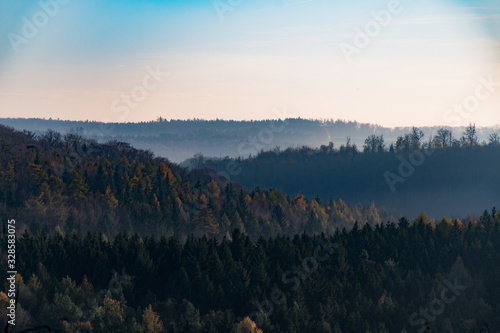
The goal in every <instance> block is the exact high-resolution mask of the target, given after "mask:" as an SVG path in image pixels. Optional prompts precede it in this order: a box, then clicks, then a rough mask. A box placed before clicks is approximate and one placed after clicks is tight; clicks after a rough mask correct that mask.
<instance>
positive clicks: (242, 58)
mask: <svg viewBox="0 0 500 333" xmlns="http://www.w3.org/2000/svg"><path fill="white" fill-rule="evenodd" d="M374 13H378V14H377V15H375V14H374ZM387 13H389V15H390V17H389V16H388V15H387ZM377 20H378V21H377ZM366 29H368V30H367V32H368V35H369V36H367V35H364V36H361V35H360V34H358V32H359V31H361V32H364V31H366ZM360 36H361V37H360ZM365 44H366V45H365ZM153 72H157V74H154V75H153V74H151V73H153ZM167 72H168V75H166V74H165V73H167ZM488 81H490V83H488ZM485 82H486V83H485ZM495 82H497V83H495ZM275 109H279V110H284V109H286V110H287V112H286V113H283V112H281V114H280V113H276V112H275V111H273V110H275ZM284 115H286V116H293V117H298V116H300V117H303V118H333V119H346V120H357V121H359V122H372V123H378V124H381V125H386V126H397V125H448V126H453V125H463V124H467V123H468V122H475V123H476V124H478V125H479V126H487V125H493V124H500V1H498V0H478V1H441V0H432V1H426V0H418V1H415V0H413V1H412V0H401V1H398V0H391V1H377V0H375V1H374V0H370V1H360V0H353V1H336V0H311V1H307V0H304V1H302V0H275V1H274V0H220V1H215V2H214V1H205V0H204V1H188V0H184V1H167V0H164V1H153V0H149V1H148V0H142V1H138V0H137V1H131V0H106V1H104V0H69V1H68V0H64V1H63V0H42V1H41V2H38V1H30V0H20V1H12V0H0V117H40V118H43V117H45V118H49V117H52V118H60V119H77V120H85V119H89V120H90V119H91V120H97V121H134V122H135V121H147V120H153V119H156V118H157V117H159V116H161V117H164V118H167V119H188V118H203V119H215V118H222V119H269V118H277V117H283V116H284Z"/></svg>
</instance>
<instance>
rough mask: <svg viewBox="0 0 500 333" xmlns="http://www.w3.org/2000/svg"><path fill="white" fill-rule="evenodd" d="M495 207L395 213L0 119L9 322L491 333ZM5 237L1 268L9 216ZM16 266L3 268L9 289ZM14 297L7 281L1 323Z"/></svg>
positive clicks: (66, 326) (94, 327)
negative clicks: (459, 214) (12, 314)
mask: <svg viewBox="0 0 500 333" xmlns="http://www.w3.org/2000/svg"><path fill="white" fill-rule="evenodd" d="M471 129H472V127H471ZM374 139H376V140H374ZM380 139H381V138H380V137H370V138H368V139H367V141H366V147H368V148H365V150H366V151H365V152H364V153H363V154H360V153H359V152H358V151H357V148H354V147H352V146H345V147H344V148H341V149H340V150H339V151H334V149H333V146H326V147H327V148H326V149H330V150H329V151H330V153H328V154H327V153H326V152H324V150H325V148H324V147H321V148H320V149H319V150H318V151H315V150H311V152H312V153H310V155H309V156H313V157H314V156H321V154H326V155H336V154H338V155H342V154H347V155H346V156H351V157H350V158H361V156H363V157H364V158H366V159H370V158H374V159H375V158H378V156H385V155H389V154H394V153H393V152H388V151H385V149H378V148H376V149H375V151H370V150H369V149H370V144H371V143H372V142H375V143H374V144H373V145H372V146H373V147H379V146H381V147H384V145H383V142H381V141H380ZM370 140H372V141H370ZM373 140H374V141H373ZM410 145H411V141H410ZM346 147H348V150H349V152H345V151H344V150H345V149H346ZM402 147H404V145H403V146H402ZM400 148H401V147H399V146H398V148H397V149H400ZM420 148H421V149H425V147H420ZM392 149H394V147H393V148H392ZM392 149H391V150H392ZM460 149H465V148H463V147H462V148H460ZM460 149H459V148H457V150H454V148H453V149H452V148H449V149H448V148H446V149H444V151H449V152H457V154H461V150H460ZM488 149H495V147H493V146H491V147H474V149H472V148H470V149H469V151H470V152H476V151H483V150H484V151H485V152H490V153H491V151H490V150H488ZM321 150H323V152H321ZM290 152H291V153H302V151H301V150H297V151H290ZM398 153H399V152H398ZM402 153H403V152H401V154H402ZM267 154H269V156H273V154H274V155H276V158H278V159H279V158H280V157H281V155H280V154H281V152H276V151H275V152H271V153H267ZM262 156H265V154H264V155H261V157H262ZM432 156H437V153H434V154H433V155H432ZM493 159H494V157H493V156H490V159H489V160H490V161H491V160H493ZM203 161H204V160H202V162H203ZM277 161H278V160H277ZM368 161H370V160H368ZM240 162H243V160H241V161H240ZM245 167H246V166H245ZM319 171H320V170H319ZM246 172H247V170H245V173H246ZM283 172H285V170H283ZM299 180H300V179H298V178H297V181H299ZM490 207H492V205H489V204H488V202H485V204H484V208H488V210H483V211H482V214H480V216H479V217H465V218H460V219H458V218H454V217H451V216H450V218H446V217H443V218H439V219H437V220H434V219H431V218H429V217H428V216H427V215H426V214H425V213H424V212H420V213H419V214H418V216H417V214H415V216H416V217H415V218H410V219H407V218H404V217H401V218H395V217H393V216H392V215H390V214H388V213H387V212H386V211H385V210H384V209H383V208H378V207H377V206H376V205H374V204H368V205H363V204H356V205H348V204H346V203H345V202H344V201H342V200H341V199H336V200H325V199H324V198H322V197H320V196H306V195H304V193H303V192H296V193H294V194H290V195H287V194H285V193H283V192H282V191H281V190H279V189H277V188H272V187H269V188H264V187H255V188H254V187H243V186H241V185H239V184H238V183H235V182H234V179H231V181H228V179H227V178H225V177H223V176H220V175H218V174H216V173H214V172H213V171H211V170H210V169H195V170H188V169H184V168H182V167H179V166H178V165H177V164H174V163H171V162H170V161H169V160H167V159H166V158H160V157H155V156H154V154H153V153H151V152H149V151H144V150H137V149H135V148H133V147H131V145H130V144H128V143H122V142H118V141H111V142H107V143H98V142H97V141H96V140H93V139H88V138H84V137H81V136H79V135H77V134H74V133H68V134H65V135H61V134H60V133H59V132H55V131H52V130H49V131H46V132H44V133H42V134H35V133H33V132H31V131H24V132H19V131H16V130H14V129H12V128H8V127H5V126H0V215H1V216H2V218H3V219H4V220H6V219H9V220H11V219H15V221H16V230H17V243H16V251H17V252H16V268H17V271H18V272H19V273H18V274H17V275H16V277H15V279H16V285H17V288H18V298H17V301H18V304H17V321H16V327H12V326H11V327H9V328H8V329H9V331H10V332H15V331H22V330H24V329H28V328H33V327H36V326H41V325H47V326H48V327H50V328H51V329H52V330H54V329H57V330H60V331H62V332H168V333H173V332H186V333H187V332H195V333H202V332H210V333H214V332H231V333H244V332H251V333H259V332H374V333H375V332H425V331H429V330H430V329H432V331H433V332H471V333H472V332H474V333H475V332H479V331H480V330H486V329H490V330H491V332H497V331H499V330H500V287H499V285H498V281H499V280H500V269H499V268H498V262H499V260H500V253H499V250H498V249H499V248H500V213H498V212H497V211H496V209H495V208H493V209H492V210H490ZM0 232H1V235H0V258H1V261H2V266H3V267H6V260H7V250H6V249H7V237H6V235H7V232H8V231H7V227H6V223H3V224H2V228H1V230H0ZM9 277H10V275H7V273H6V271H5V270H2V271H0V278H1V279H3V281H4V285H3V290H4V291H7V290H8V285H9V283H10V282H9V280H8V278H9ZM7 306H8V298H7V295H6V293H5V292H3V291H2V292H0V309H1V310H0V324H1V325H3V326H5V324H6V321H7V317H6V313H7V311H8V310H7Z"/></svg>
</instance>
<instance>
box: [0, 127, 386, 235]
mask: <svg viewBox="0 0 500 333" xmlns="http://www.w3.org/2000/svg"><path fill="white" fill-rule="evenodd" d="M0 215H2V216H17V218H18V219H19V220H21V221H23V226H26V227H27V228H28V229H29V230H30V231H31V232H32V233H33V234H39V233H40V232H41V231H45V232H46V233H49V232H51V231H53V230H54V228H56V227H59V229H61V231H63V232H68V233H70V232H72V231H73V230H75V231H77V232H79V233H81V232H86V231H89V230H91V231H100V232H104V233H105V234H106V235H107V236H108V237H113V236H114V235H115V234H116V233H117V232H119V231H127V232H138V233H139V234H151V233H154V234H156V235H158V236H160V235H172V234H177V235H179V236H180V237H181V238H185V237H186V236H187V235H189V234H194V235H197V236H201V235H207V236H214V237H217V238H219V239H220V238H222V237H223V236H229V233H230V232H231V231H232V230H234V229H239V230H240V231H242V232H246V233H248V234H249V235H250V236H251V237H252V238H258V237H260V236H264V237H269V236H273V235H277V234H285V235H293V234H295V233H300V232H304V231H305V232H307V233H311V234H317V233H321V232H326V233H333V232H334V231H335V229H337V228H344V227H345V228H346V229H348V230H349V229H351V228H352V226H353V225H354V223H355V222H357V223H358V225H364V224H366V223H368V224H370V225H372V226H374V225H377V224H380V223H382V222H387V220H389V219H390V217H389V216H388V215H387V214H385V213H384V211H383V210H377V208H375V207H374V206H373V205H365V206H363V205H356V206H352V207H351V206H348V205H346V204H345V203H344V202H343V201H341V200H337V201H335V202H328V203H327V202H323V201H321V200H319V199H318V200H314V199H313V200H311V199H309V198H306V197H304V196H303V195H301V194H298V195H293V196H290V197H289V196H286V195H284V194H283V193H282V192H281V191H280V190H277V189H270V190H266V189H255V190H246V189H244V188H242V187H241V186H240V185H238V184H236V183H228V182H227V181H225V180H224V178H222V177H218V176H217V175H216V174H215V173H213V172H209V170H202V171H191V172H188V171H187V170H186V169H183V168H180V167H178V166H176V165H175V164H171V163H170V162H169V161H168V160H166V159H164V158H154V157H153V154H152V153H151V152H148V151H142V150H137V149H134V148H132V147H130V145H129V144H126V143H120V142H116V141H114V142H108V143H105V144H99V143H97V142H96V141H93V140H89V139H84V138H82V137H80V136H78V135H76V134H68V135H65V136H61V135H60V134H59V133H58V132H54V131H48V132H46V133H45V134H43V135H40V136H38V137H36V136H34V134H33V133H30V132H25V133H21V132H17V131H14V130H12V129H10V128H7V127H4V126H0Z"/></svg>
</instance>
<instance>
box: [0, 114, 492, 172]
mask: <svg viewBox="0 0 500 333" xmlns="http://www.w3.org/2000/svg"><path fill="white" fill-rule="evenodd" d="M272 116H273V117H277V118H279V119H280V120H271V119H269V120H258V121H255V120H254V121H233V120H220V119H219V120H201V119H192V120H166V119H164V118H161V117H159V118H158V119H157V120H155V121H148V122H140V123H103V122H96V121H67V120H56V119H22V118H0V124H4V125H7V126H11V127H14V128H15V129H18V130H29V131H31V132H33V133H35V134H42V133H44V132H46V131H47V130H48V129H52V130H55V131H57V132H60V133H62V134H71V133H73V134H78V135H81V136H83V137H85V138H87V139H94V140H97V141H99V142H101V143H103V142H107V141H112V140H118V141H120V142H127V143H130V144H131V145H132V146H133V147H134V148H139V149H150V150H151V151H153V152H154V153H155V155H157V156H162V157H167V158H168V159H169V160H171V161H173V162H176V163H181V162H183V161H184V160H186V159H188V158H191V157H193V155H195V154H198V153H201V154H203V155H204V156H212V157H225V156H229V157H235V158H237V157H243V158H247V157H248V156H249V155H252V156H255V155H257V154H258V153H259V152H260V151H261V150H264V151H268V150H272V149H274V148H275V147H280V148H281V149H282V150H284V149H286V148H297V147H302V146H303V145H306V146H310V147H319V146H321V145H328V143H329V142H330V141H332V142H335V143H339V142H345V139H346V137H349V138H350V140H351V143H353V144H356V145H358V146H359V147H361V146H362V145H363V142H364V140H365V138H367V137H368V136H370V135H372V134H376V135H383V137H384V138H385V140H386V142H388V143H389V142H393V143H395V142H396V140H397V138H398V137H399V136H402V135H404V134H405V133H407V132H409V131H410V130H411V128H409V127H396V128H387V127H382V126H379V125H374V124H366V123H358V122H355V121H343V120H333V119H324V120H314V119H301V118H291V116H290V115H289V114H288V113H287V111H286V109H279V110H274V112H273V113H272ZM448 129H449V130H451V131H453V133H454V134H455V135H459V134H460V133H461V131H463V130H464V129H465V127H454V128H451V127H449V128H448ZM438 130H439V127H423V128H422V131H423V132H424V133H425V135H427V136H430V135H432V134H435V133H436V132H437V131H438ZM498 130H499V128H498V127H488V128H487V127H483V128H478V129H477V135H478V139H479V141H487V140H488V136H489V135H490V134H492V133H494V132H498Z"/></svg>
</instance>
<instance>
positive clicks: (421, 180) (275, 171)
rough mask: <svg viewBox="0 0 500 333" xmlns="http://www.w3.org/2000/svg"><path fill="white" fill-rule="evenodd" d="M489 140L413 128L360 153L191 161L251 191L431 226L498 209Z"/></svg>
mask: <svg viewBox="0 0 500 333" xmlns="http://www.w3.org/2000/svg"><path fill="white" fill-rule="evenodd" d="M499 138H500V137H499V135H498V134H497V133H491V134H490V135H489V137H488V139H487V141H485V142H480V141H479V139H478V135H477V129H476V127H475V126H474V125H472V124H471V125H470V126H468V127H467V128H465V129H464V131H463V133H460V135H458V136H454V135H453V133H452V131H450V130H448V129H446V128H441V129H439V130H438V131H437V132H436V133H435V134H434V135H432V136H429V137H425V134H424V132H423V131H422V130H421V129H418V128H412V129H411V130H410V131H409V132H408V133H405V134H403V135H401V136H399V137H398V138H397V139H396V141H395V143H393V144H388V143H386V141H385V138H384V136H383V135H370V136H368V137H367V138H366V139H365V141H364V144H363V145H362V146H357V145H356V144H354V143H352V142H351V141H350V140H347V142H346V143H343V144H340V145H339V146H335V144H334V143H333V142H331V143H330V144H328V145H322V146H320V147H318V148H311V147H307V146H303V147H299V148H295V149H293V148H289V149H285V150H280V149H274V150H270V151H262V152H261V153H260V154H258V155H257V156H255V157H252V158H247V159H242V158H238V159H230V158H222V159H220V158H205V157H203V156H196V158H193V159H191V160H190V163H189V164H190V165H191V166H192V167H193V168H203V167H207V168H212V169H214V170H217V171H218V172H219V173H220V174H221V175H224V176H226V177H227V178H230V179H231V180H232V181H236V182H238V183H240V184H242V185H244V186H246V187H249V188H253V187H256V186H261V187H266V188H271V187H277V188H279V189H281V190H283V191H284V192H285V193H286V194H289V195H293V194H295V193H299V192H300V193H302V194H304V195H306V196H307V197H314V196H319V197H320V198H322V199H324V200H330V199H334V200H337V199H338V198H342V200H344V201H345V202H347V203H348V204H358V203H360V202H361V203H364V204H370V203H372V202H375V205H376V206H377V207H382V206H383V207H385V208H386V209H387V210H388V212H389V213H391V214H393V215H396V216H398V215H406V216H416V215H417V214H418V213H419V212H420V210H422V208H423V207H425V211H426V213H428V214H429V215H430V216H431V217H433V218H441V217H442V216H451V215H453V216H457V217H460V216H466V215H469V214H476V215H479V214H481V212H482V210H483V209H484V206H485V205H487V206H490V207H492V206H494V205H498V203H499V202H500V191H499V188H500V173H499V172H498V170H500V140H499Z"/></svg>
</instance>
